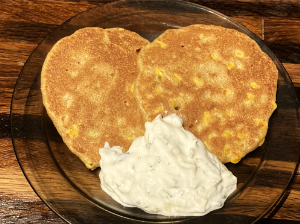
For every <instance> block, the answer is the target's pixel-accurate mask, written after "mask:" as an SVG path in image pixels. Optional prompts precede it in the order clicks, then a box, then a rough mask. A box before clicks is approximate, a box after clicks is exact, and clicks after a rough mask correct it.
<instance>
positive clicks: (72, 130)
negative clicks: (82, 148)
mask: <svg viewBox="0 0 300 224" xmlns="http://www.w3.org/2000/svg"><path fill="white" fill-rule="evenodd" d="M67 134H68V135H69V136H70V137H71V138H75V137H77V136H78V130H77V127H76V126H73V127H71V128H70V129H68V130H67Z"/></svg>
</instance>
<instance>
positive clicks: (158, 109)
mask: <svg viewBox="0 0 300 224" xmlns="http://www.w3.org/2000/svg"><path fill="white" fill-rule="evenodd" d="M163 110H164V108H163V107H162V106H160V107H158V108H156V109H155V111H154V112H155V113H156V114H159V113H160V112H162V111H163Z"/></svg>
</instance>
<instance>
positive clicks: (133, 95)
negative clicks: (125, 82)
mask: <svg viewBox="0 0 300 224" xmlns="http://www.w3.org/2000/svg"><path fill="white" fill-rule="evenodd" d="M130 91H131V92H132V98H133V99H134V98H135V94H134V84H133V85H132V86H131V88H130Z"/></svg>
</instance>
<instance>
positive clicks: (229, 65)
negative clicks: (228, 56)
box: [228, 62, 234, 70]
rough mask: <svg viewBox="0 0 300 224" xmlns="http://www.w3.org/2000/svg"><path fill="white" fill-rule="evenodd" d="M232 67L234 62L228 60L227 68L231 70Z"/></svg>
mask: <svg viewBox="0 0 300 224" xmlns="http://www.w3.org/2000/svg"><path fill="white" fill-rule="evenodd" d="M232 68H234V64H233V63H232V62H230V63H229V64H228V69H229V70H231V69H232Z"/></svg>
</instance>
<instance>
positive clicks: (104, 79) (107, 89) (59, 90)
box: [41, 28, 148, 169]
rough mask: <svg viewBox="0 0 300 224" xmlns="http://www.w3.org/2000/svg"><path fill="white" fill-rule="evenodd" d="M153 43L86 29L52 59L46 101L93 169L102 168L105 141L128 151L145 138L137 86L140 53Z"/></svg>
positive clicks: (46, 70)
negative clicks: (133, 144)
mask: <svg viewBox="0 0 300 224" xmlns="http://www.w3.org/2000/svg"><path fill="white" fill-rule="evenodd" d="M147 43H148V41H147V40H145V39H144V38H142V37H141V36H139V35H138V34H136V33H134V32H130V31H128V30H124V29H121V28H112V29H102V28H84V29H81V30H78V31H76V32H75V33H74V34H72V35H71V36H69V37H65V38H63V39H62V40H60V41H59V42H58V43H57V44H55V46H54V47H53V48H52V49H51V51H50V52H49V53H48V55H47V58H46V60H45V63H44V66H43V69H42V77H41V90H42V95H43V103H44V105H45V107H46V110H47V113H48V115H49V117H50V118H51V119H52V121H53V123H54V125H55V126H56V128H57V130H58V132H59V134H60V135H61V136H62V138H63V141H64V142H65V143H66V145H67V146H68V148H69V149H70V150H71V151H72V152H73V153H75V154H76V155H77V156H78V157H79V158H80V159H81V160H82V161H83V162H84V163H85V165H86V166H87V167H88V168H89V169H95V168H96V167H98V166H99V161H100V156H99V148H101V147H103V146H104V143H105V141H108V142H109V143H110V145H120V146H121V147H123V149H124V151H126V150H127V149H128V148H129V146H130V145H131V143H132V140H133V139H135V138H136V137H138V136H140V135H143V134H144V122H143V119H142V116H141V114H140V112H139V111H138V108H137V103H136V101H135V99H134V95H133V84H134V81H135V79H136V77H137V74H138V69H137V55H138V52H139V50H140V49H141V48H142V47H143V46H144V45H146V44H147Z"/></svg>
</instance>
